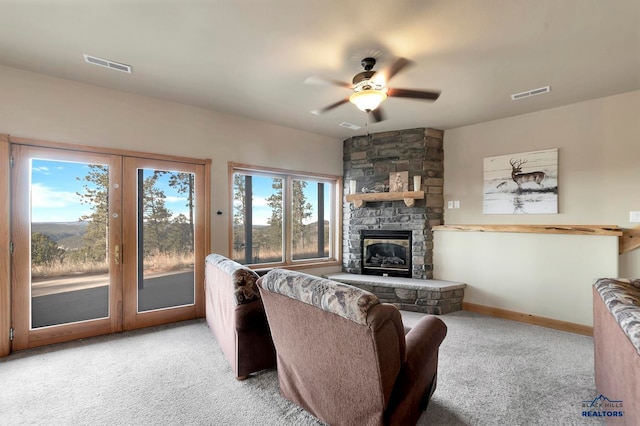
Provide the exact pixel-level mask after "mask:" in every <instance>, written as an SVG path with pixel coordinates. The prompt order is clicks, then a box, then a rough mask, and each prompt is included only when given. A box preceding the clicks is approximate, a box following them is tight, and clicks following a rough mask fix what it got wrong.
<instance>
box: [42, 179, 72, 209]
mask: <svg viewBox="0 0 640 426" xmlns="http://www.w3.org/2000/svg"><path fill="white" fill-rule="evenodd" d="M79 203H80V196H79V195H78V194H76V193H75V192H68V191H56V190H54V189H51V188H49V187H47V186H44V185H43V184H42V183H34V184H32V185H31V206H32V207H33V208H62V207H68V206H70V205H74V207H75V205H76V204H79Z"/></svg>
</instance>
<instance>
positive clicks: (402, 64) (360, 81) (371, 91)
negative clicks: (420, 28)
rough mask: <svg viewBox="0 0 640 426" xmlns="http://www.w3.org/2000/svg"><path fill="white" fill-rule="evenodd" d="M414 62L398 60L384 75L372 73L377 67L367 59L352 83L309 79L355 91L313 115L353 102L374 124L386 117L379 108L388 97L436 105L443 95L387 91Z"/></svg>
mask: <svg viewBox="0 0 640 426" xmlns="http://www.w3.org/2000/svg"><path fill="white" fill-rule="evenodd" d="M411 63H412V62H411V61H409V60H408V59H406V58H398V59H397V60H396V61H395V62H394V63H393V64H391V66H390V67H388V68H387V69H384V70H382V71H373V67H374V66H375V65H376V60H375V58H364V59H363V60H362V61H361V62H360V64H361V65H362V67H363V68H364V71H363V72H361V73H358V74H356V75H355V76H354V77H353V81H352V83H351V84H350V83H345V82H342V81H337V80H332V79H326V78H323V77H309V78H308V79H307V80H306V82H307V83H311V84H317V83H320V84H326V83H328V84H333V85H336V86H340V87H346V88H347V89H351V90H353V93H352V94H351V95H350V96H348V97H346V98H344V99H341V100H339V101H338V102H335V103H333V104H331V105H328V106H326V107H324V108H322V109H319V110H314V111H311V113H313V114H316V115H320V114H323V113H325V112H327V111H330V110H332V109H334V108H336V107H339V106H340V105H342V104H345V103H347V102H352V103H353V104H354V105H355V106H357V107H358V108H359V109H360V110H362V111H364V112H366V113H367V114H369V115H370V116H372V117H373V120H374V121H375V122H379V121H382V120H384V114H383V113H382V110H381V108H380V104H381V103H382V102H384V100H385V99H387V97H389V96H392V97H396V98H411V99H420V100H427V101H435V100H436V99H438V97H439V96H440V92H432V91H423V90H412V89H397V88H391V87H387V83H388V82H389V80H391V78H392V77H393V76H394V75H396V74H397V73H399V72H400V71H402V70H403V69H404V68H406V67H407V66H408V65H411Z"/></svg>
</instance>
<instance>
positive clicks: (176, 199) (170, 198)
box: [165, 195, 187, 203]
mask: <svg viewBox="0 0 640 426" xmlns="http://www.w3.org/2000/svg"><path fill="white" fill-rule="evenodd" d="M165 200H166V201H167V202H168V203H178V202H181V201H187V199H186V198H185V197H176V196H173V195H169V196H168V197H166V198H165Z"/></svg>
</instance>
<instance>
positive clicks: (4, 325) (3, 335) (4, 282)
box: [0, 134, 211, 357]
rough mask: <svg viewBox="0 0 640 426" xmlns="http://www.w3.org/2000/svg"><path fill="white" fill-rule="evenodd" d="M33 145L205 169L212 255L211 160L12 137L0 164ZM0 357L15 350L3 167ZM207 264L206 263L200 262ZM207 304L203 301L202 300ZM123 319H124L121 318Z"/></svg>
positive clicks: (207, 242) (0, 148) (0, 145)
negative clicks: (20, 147) (16, 150)
mask: <svg viewBox="0 0 640 426" xmlns="http://www.w3.org/2000/svg"><path fill="white" fill-rule="evenodd" d="M12 144H18V145H30V146H40V147H45V148H58V149H66V150H72V151H86V152H92V153H103V154H115V155H121V156H123V157H126V156H132V157H140V158H155V159H159V160H166V161H178V162H184V163H192V164H201V165H204V177H205V179H204V188H203V192H204V193H203V194H202V200H203V201H202V202H203V203H204V220H203V223H201V224H200V226H199V227H198V228H197V229H196V232H201V233H202V234H201V235H203V236H204V237H203V244H204V254H205V256H206V254H208V253H210V250H211V159H197V158H188V157H179V156H172V155H164V154H154V153H146V152H141V151H129V150H121V149H113V148H104V147H97V146H91V145H75V144H68V143H61V142H53V141H46V140H39V139H31V138H23V137H14V136H11V135H6V134H0V164H5V165H7V164H9V161H10V158H11V145H12ZM0 170H1V171H0V241H5V242H6V244H3V243H0V357H3V356H6V355H9V354H10V353H11V350H12V342H11V341H10V338H9V337H10V336H9V330H10V328H11V326H12V325H13V324H12V312H11V297H12V289H11V254H10V250H9V242H10V241H11V239H10V238H11V237H10V235H11V220H10V219H11V214H10V212H11V191H12V188H11V180H10V176H11V170H10V168H9V167H0ZM197 261H202V262H204V259H197ZM196 292H197V293H198V292H202V294H204V277H200V278H198V277H197V282H196ZM203 300H204V299H203ZM196 316H197V317H198V318H201V317H204V316H205V306H204V303H202V304H200V305H199V306H197V309H196ZM120 318H122V316H120Z"/></svg>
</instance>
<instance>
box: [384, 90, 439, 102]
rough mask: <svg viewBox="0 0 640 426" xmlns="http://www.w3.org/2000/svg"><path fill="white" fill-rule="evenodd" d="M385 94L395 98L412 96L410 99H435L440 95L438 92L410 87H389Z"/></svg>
mask: <svg viewBox="0 0 640 426" xmlns="http://www.w3.org/2000/svg"><path fill="white" fill-rule="evenodd" d="M387 96H393V97H395V98H412V99H425V100H431V101H435V100H436V99H438V98H439V97H440V92H427V91H424V90H411V89H395V88H394V89H389V90H388V91H387Z"/></svg>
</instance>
